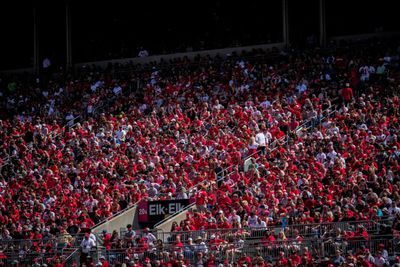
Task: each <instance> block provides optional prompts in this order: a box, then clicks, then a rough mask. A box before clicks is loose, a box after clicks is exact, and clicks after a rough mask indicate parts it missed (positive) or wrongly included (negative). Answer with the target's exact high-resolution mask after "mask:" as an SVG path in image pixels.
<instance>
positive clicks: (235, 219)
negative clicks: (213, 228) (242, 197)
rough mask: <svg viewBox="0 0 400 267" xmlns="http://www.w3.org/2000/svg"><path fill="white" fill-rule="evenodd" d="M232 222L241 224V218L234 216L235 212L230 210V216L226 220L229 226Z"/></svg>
mask: <svg viewBox="0 0 400 267" xmlns="http://www.w3.org/2000/svg"><path fill="white" fill-rule="evenodd" d="M234 221H237V222H238V223H239V224H240V223H241V218H240V216H239V215H237V214H236V210H234V209H233V210H232V214H231V215H230V216H229V218H228V222H229V224H233V222H234Z"/></svg>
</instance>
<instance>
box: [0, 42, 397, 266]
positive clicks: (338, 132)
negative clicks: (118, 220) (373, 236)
mask: <svg viewBox="0 0 400 267" xmlns="http://www.w3.org/2000/svg"><path fill="white" fill-rule="evenodd" d="M385 48H386V47H384V48H377V47H375V46H369V47H366V48H360V47H357V49H352V48H349V49H345V50H340V49H338V50H336V51H334V52H331V51H330V52H324V51H314V50H313V51H282V52H280V53H278V54H277V55H275V57H271V58H269V59H267V60H266V61H265V62H263V61H261V60H258V59H257V57H252V58H249V59H246V58H241V57H232V58H227V59H223V60H222V59H221V58H216V59H212V58H209V57H205V58H198V59H197V60H195V62H194V63H193V62H190V61H189V60H187V59H184V60H180V61H177V62H175V65H174V66H170V67H168V66H164V65H162V64H161V65H157V64H153V65H151V67H150V68H142V69H137V70H136V71H135V74H133V75H132V76H125V77H124V78H121V79H116V78H114V77H113V75H112V73H111V72H107V71H105V72H100V71H97V70H95V69H92V70H89V71H87V72H85V75H81V76H80V77H79V78H78V79H77V80H74V79H72V78H71V77H66V78H60V77H58V78H57V77H56V79H55V80H56V81H53V80H49V81H48V82H47V83H45V84H42V82H41V81H40V80H39V81H37V80H34V81H33V82H30V83H29V86H28V87H27V85H26V84H18V83H15V82H10V83H8V84H5V83H2V88H1V89H2V100H3V103H2V104H3V109H2V110H3V111H7V112H9V114H8V115H10V114H11V115H13V116H11V118H10V119H4V120H1V121H0V127H1V128H0V136H1V138H0V139H1V143H0V150H1V155H2V156H4V157H3V162H2V163H3V165H2V168H1V176H0V223H1V224H0V225H1V226H0V232H1V237H0V242H1V244H2V246H3V248H2V250H3V252H15V250H18V251H21V250H22V251H24V252H27V251H34V248H33V245H32V247H25V248H21V247H13V246H9V245H5V246H4V244H12V242H10V243H4V242H3V241H11V240H19V239H29V240H44V239H51V238H57V237H58V238H63V242H62V243H65V247H71V246H72V245H73V244H72V243H73V242H74V239H73V236H75V235H77V234H79V233H84V232H87V230H89V229H90V228H92V227H93V226H94V225H95V224H97V223H99V222H101V221H102V220H104V219H106V218H108V217H110V216H112V215H114V214H116V213H117V212H119V211H121V210H123V209H125V208H126V207H128V206H131V205H133V204H134V203H136V202H138V201H140V200H142V199H148V200H156V199H172V198H189V197H193V198H194V199H195V201H196V209H197V211H196V212H195V213H193V214H191V213H189V215H188V218H187V219H186V220H184V221H183V222H179V223H177V225H176V226H175V228H174V229H173V231H177V232H179V231H189V230H204V229H217V228H218V229H222V228H224V229H226V228H250V229H253V228H267V227H271V226H277V225H279V226H283V227H285V226H286V225H292V224H305V223H323V222H341V221H356V220H377V219H392V220H394V221H395V222H397V223H393V227H392V229H391V230H390V231H391V233H392V234H393V232H394V231H400V224H399V223H398V220H399V216H400V215H399V214H400V203H399V201H400V195H399V194H400V191H399V187H400V184H399V182H400V180H399V171H400V169H399V160H400V150H399V148H400V141H399V140H398V133H399V121H398V115H399V114H398V113H399V98H398V95H396V94H395V93H396V92H398V89H399V79H398V78H399V77H398V74H399V66H398V51H393V50H386V49H385ZM256 53H260V51H256ZM262 58H263V59H264V57H262ZM139 77H141V78H140V79H141V80H140V81H141V82H142V83H141V84H142V85H143V86H142V88H140V91H141V92H139V94H138V93H137V92H136V91H132V90H131V86H132V83H134V81H136V80H137V79H139ZM5 85H7V86H5ZM110 99H111V101H110ZM105 101H106V102H107V101H108V102H109V103H110V106H109V107H108V109H106V110H108V111H104V113H100V114H97V115H96V114H95V111H96V107H97V103H103V102H105ZM77 116H79V119H75V118H76V117H77ZM63 122H67V124H66V126H64V125H63ZM303 123H305V124H303ZM299 126H302V127H300V128H299ZM308 126H312V127H308ZM309 128H310V129H311V130H308V129H309ZM303 129H304V130H303ZM248 156H253V158H254V159H255V160H254V162H253V163H252V164H251V166H250V169H249V171H247V172H245V171H244V170H242V168H241V166H242V165H243V163H244V159H246V158H247V157H248ZM227 173H229V175H227V176H226V177H225V174H227ZM221 177H224V179H223V181H220V182H217V180H218V178H221ZM283 234H285V233H284V232H283ZM346 234H350V235H351V234H352V233H346ZM353 234H354V235H357V234H358V232H355V231H354V233H353ZM360 234H361V235H365V234H364V233H363V232H362V231H361V232H360ZM66 236H67V238H65V237H66ZM70 237H71V238H70ZM331 238H337V234H336V233H335V235H334V236H333V237H331ZM271 239H272V237H271ZM146 240H148V238H147V239H143V240H139V241H138V242H146ZM154 241H156V240H153V241H152V242H154ZM183 241H184V242H186V240H183ZM199 241H201V240H199ZM174 242H176V240H174ZM238 242H239V241H238ZM39 243H41V242H39ZM129 243H130V242H127V243H126V246H128V244H129ZM228 243H229V242H228ZM29 244H31V243H29ZM132 245H133V247H134V244H133V243H132ZM36 246H37V244H36ZM117 246H120V245H117ZM37 247H38V249H39V250H41V249H43V250H45V251H47V250H49V251H51V249H54V247H51V246H50V245H49V246H46V247H40V246H37ZM122 247H123V246H122ZM142 252H143V251H142ZM207 252H208V250H207V251H200V253H202V255H203V256H207ZM143 253H144V252H143ZM143 253H142V254H143ZM227 253H229V250H228V252H227ZM339 253H340V251H339ZM231 254H233V253H231ZM132 255H134V254H132ZM179 255H180V254H179V253H178V254H177V257H178V256H179ZM339 256H340V255H339ZM374 256H375V255H374ZM132 257H133V256H132ZM198 259H199V260H202V259H203V257H200V258H198ZM335 259H336V258H335ZM335 259H332V264H334V266H339V265H340V264H339V265H336V263H335V262H337V261H336V260H335ZM174 260H175V259H174ZM175 261H177V260H175ZM342 261H343V260H342V259H340V260H339V261H338V262H339V263H341V262H342ZM298 263H299V262H298ZM162 264H164V263H162ZM177 264H178V263H177ZM180 264H181V265H180V266H182V264H183V265H184V264H185V263H182V262H181V263H180ZM198 264H200V263H198ZM204 264H205V263H203V265H204ZM249 264H251V263H249ZM299 264H300V263H299ZM276 265H277V266H289V265H288V263H287V261H283V260H282V261H280V260H278V261H277V262H276ZM102 266H107V265H102ZM132 266H134V265H132ZM209 266H212V265H209ZM300 266H302V265H300ZM376 266H379V265H376Z"/></svg>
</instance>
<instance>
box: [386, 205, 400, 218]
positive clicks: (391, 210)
mask: <svg viewBox="0 0 400 267" xmlns="http://www.w3.org/2000/svg"><path fill="white" fill-rule="evenodd" d="M388 211H389V214H390V215H389V216H390V217H391V218H394V217H395V216H396V214H399V213H400V208H399V207H397V204H396V201H392V205H391V207H390V208H389V209H388Z"/></svg>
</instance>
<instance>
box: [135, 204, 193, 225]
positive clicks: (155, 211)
mask: <svg viewBox="0 0 400 267" xmlns="http://www.w3.org/2000/svg"><path fill="white" fill-rule="evenodd" d="M187 205H189V200H188V199H175V200H159V201H142V202H140V203H139V216H138V217H139V218H138V219H139V222H149V223H157V222H159V221H161V220H163V219H165V218H166V217H168V216H170V215H172V214H175V213H177V212H179V211H181V210H183V209H184V208H185V207H186V206H187Z"/></svg>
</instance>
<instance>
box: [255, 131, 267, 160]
mask: <svg viewBox="0 0 400 267" xmlns="http://www.w3.org/2000/svg"><path fill="white" fill-rule="evenodd" d="M256 143H257V144H258V148H257V149H258V151H259V153H260V154H261V155H265V148H266V146H267V138H266V136H265V134H264V133H263V132H261V131H260V132H258V133H257V134H256Z"/></svg>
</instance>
